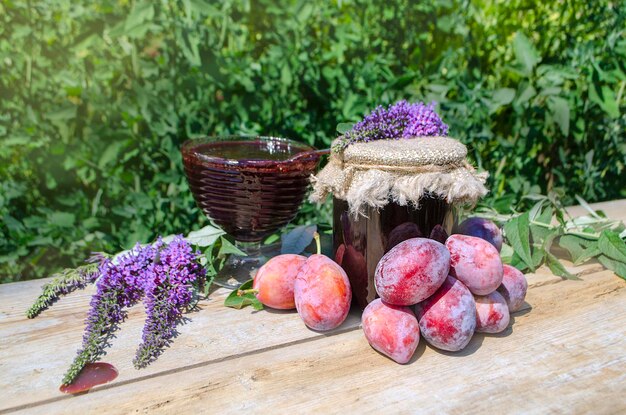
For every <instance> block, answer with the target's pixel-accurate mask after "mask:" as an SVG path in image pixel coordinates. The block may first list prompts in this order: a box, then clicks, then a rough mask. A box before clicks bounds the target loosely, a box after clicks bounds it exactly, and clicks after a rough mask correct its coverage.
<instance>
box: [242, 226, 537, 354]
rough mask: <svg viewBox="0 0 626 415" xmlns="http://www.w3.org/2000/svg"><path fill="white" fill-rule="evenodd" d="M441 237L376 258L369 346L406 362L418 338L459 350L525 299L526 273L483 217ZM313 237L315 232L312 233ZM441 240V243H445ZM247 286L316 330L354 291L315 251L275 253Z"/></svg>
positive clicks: (497, 327) (367, 321) (345, 306)
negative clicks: (506, 255) (507, 261)
mask: <svg viewBox="0 0 626 415" xmlns="http://www.w3.org/2000/svg"><path fill="white" fill-rule="evenodd" d="M457 232H458V233H457V234H454V235H451V236H449V237H447V235H446V237H443V238H441V239H439V238H438V239H439V240H440V241H441V242H440V241H437V240H434V239H429V238H420V237H418V238H411V239H407V240H405V241H402V242H398V243H397V244H395V246H394V247H393V248H392V249H391V250H390V251H389V252H387V253H386V254H385V255H384V256H383V257H382V258H381V260H380V262H379V263H378V265H377V267H376V271H375V276H374V279H375V281H374V282H375V287H376V292H377V293H378V295H379V297H380V298H377V299H376V300H374V301H372V302H371V303H370V304H369V305H367V307H366V308H365V310H364V311H363V316H362V325H363V331H364V332H365V337H366V338H367V340H368V342H369V343H370V345H371V346H372V347H373V348H374V349H376V350H378V351H379V352H381V353H382V354H384V355H386V356H388V357H390V358H391V359H393V360H395V361H396V362H398V363H407V362H408V361H409V360H410V359H411V357H412V356H413V353H414V352H415V349H416V348H417V345H418V343H419V339H420V333H421V335H422V336H423V337H424V339H425V340H426V341H427V342H428V343H429V344H431V345H432V346H434V347H437V348H439V349H442V350H447V351H459V350H461V349H463V348H464V347H465V346H467V344H468V343H469V341H470V340H471V338H472V336H473V335H474V332H481V333H499V332H501V331H503V330H505V329H506V328H507V326H508V324H509V317H510V313H513V312H515V311H518V310H519V309H520V308H521V307H522V305H523V304H524V298H525V297H526V290H527V287H528V284H527V282H526V278H525V277H524V274H522V273H521V272H520V271H518V270H517V269H516V268H513V267H511V266H509V265H503V264H502V261H501V259H500V253H499V251H500V249H501V247H502V234H501V233H500V230H499V229H498V227H497V226H496V225H495V224H493V222H490V221H488V220H485V219H480V218H470V219H468V220H466V221H464V222H463V223H462V224H461V225H460V226H459V228H458V229H457ZM317 237H318V236H317V235H316V238H317ZM442 242H443V243H442ZM252 287H253V289H252V291H253V292H254V293H255V295H256V297H257V298H258V299H259V301H261V302H262V303H263V304H264V305H266V306H268V307H271V308H275V309H281V310H289V309H293V308H295V309H297V311H298V314H299V315H300V317H301V318H302V320H303V321H304V323H305V324H306V325H307V326H308V327H309V328H311V329H313V330H331V329H334V328H336V327H338V326H339V325H341V323H343V321H344V320H345V319H346V317H347V315H348V312H349V311H350V303H351V300H352V290H351V287H350V282H349V280H348V277H347V275H346V273H345V271H344V270H343V269H342V268H341V266H339V265H338V264H337V263H336V262H335V261H333V260H331V259H330V258H328V257H326V256H324V255H320V254H319V246H318V254H315V255H312V256H310V257H308V258H306V257H304V256H302V255H292V254H286V255H279V256H276V257H274V258H272V259H270V260H269V261H268V262H267V263H266V264H265V265H263V266H262V267H261V268H260V269H259V271H258V272H257V274H256V276H255V278H254V282H253V286H252Z"/></svg>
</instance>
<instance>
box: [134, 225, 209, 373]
mask: <svg viewBox="0 0 626 415" xmlns="http://www.w3.org/2000/svg"><path fill="white" fill-rule="evenodd" d="M157 256H158V258H157V259H155V261H154V263H153V264H152V265H151V266H150V269H149V270H148V274H149V277H148V278H146V281H147V285H146V297H145V307H146V314H147V317H146V323H145V325H144V328H143V336H142V340H143V342H142V344H141V345H139V348H138V349H137V354H136V356H135V359H134V361H133V363H134V365H135V367H137V368H141V367H145V366H146V365H148V364H149V363H150V362H152V361H153V360H155V359H156V358H157V357H158V356H159V355H160V354H161V353H162V352H163V349H164V348H165V347H167V346H168V345H169V344H170V342H171V341H172V338H173V337H174V336H175V335H176V325H177V324H178V323H179V322H180V321H181V319H182V313H183V311H184V310H185V309H188V308H190V307H191V306H192V304H193V302H194V300H195V295H194V294H195V290H194V286H197V285H198V284H201V283H202V282H203V281H204V278H205V274H206V270H205V269H204V268H203V267H202V266H201V265H200V262H199V260H198V259H199V252H193V250H192V248H191V246H190V245H189V244H188V243H187V241H185V240H184V239H183V238H182V237H181V236H177V237H176V238H175V239H174V240H173V241H172V242H170V243H169V245H167V246H166V247H165V248H163V249H162V250H161V251H160V252H159V253H158V255H157Z"/></svg>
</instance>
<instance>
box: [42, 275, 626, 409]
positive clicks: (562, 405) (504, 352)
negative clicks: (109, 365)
mask: <svg viewBox="0 0 626 415" xmlns="http://www.w3.org/2000/svg"><path fill="white" fill-rule="evenodd" d="M625 300H626V282H624V281H623V280H620V279H619V278H617V277H615V276H614V275H613V274H612V273H610V272H607V271H602V272H597V273H593V274H587V275H586V276H585V277H584V278H583V280H582V281H564V282H561V283H558V284H544V285H539V286H534V287H533V288H532V289H531V290H530V291H529V294H528V302H529V304H530V305H531V306H532V310H531V311H530V312H528V310H526V311H522V312H520V313H517V314H516V315H515V319H514V323H513V325H512V327H511V328H509V329H508V330H507V331H506V332H505V333H502V334H500V335H492V336H485V335H476V336H475V338H474V339H473V340H472V342H471V343H470V345H469V346H468V348H467V349H465V350H464V351H463V352H461V353H458V354H453V353H447V352H439V351H436V350H435V349H432V348H430V347H426V346H425V344H424V343H425V342H423V341H422V342H421V345H420V347H419V348H418V351H417V352H416V357H415V358H414V359H413V361H412V362H411V363H410V364H408V365H405V366H400V365H397V364H395V363H393V362H391V361H390V360H389V359H387V358H385V357H383V356H381V355H379V354H378V353H376V352H375V351H373V349H371V348H370V347H369V346H368V345H367V342H366V341H365V339H364V337H363V335H362V332H361V331H360V330H354V331H349V332H347V333H343V334H341V335H337V336H329V337H318V338H316V339H314V340H311V341H307V342H304V343H302V344H298V345H293V346H289V347H285V348H281V349H276V350H267V351H263V352H260V353H256V354H252V355H247V356H242V357H238V358H236V359H234V360H229V361H224V362H217V363H213V364H208V365H205V366H201V367H196V368H193V369H189V370H180V371H176V372H173V373H169V374H165V375H162V376H159V377H156V378H151V379H145V380H142V381H136V382H132V383H127V384H123V385H121V386H117V387H114V386H112V387H105V388H101V389H99V390H95V391H93V392H91V393H89V394H87V395H83V396H77V397H71V398H70V397H68V398H61V399H59V400H57V401H54V402H49V403H47V404H44V405H41V406H38V407H37V408H36V409H37V411H38V412H41V413H67V412H78V411H85V410H89V411H93V412H100V411H108V412H111V413H130V412H139V413H153V412H163V413H170V412H174V411H177V412H184V413H187V412H192V411H210V412H215V413H220V412H221V413H232V412H240V411H245V410H254V412H255V413H256V412H262V411H271V412H279V413H282V412H290V413H338V412H341V413H349V412H353V411H358V412H359V413H380V412H392V413H415V412H420V413H451V414H465V413H481V412H485V411H489V412H498V411H506V412H507V413H509V412H514V413H596V414H598V413H599V414H601V413H624V412H625V411H626V353H624V349H625V347H626V324H625V323H626V301H625ZM171 385H175V386H171Z"/></svg>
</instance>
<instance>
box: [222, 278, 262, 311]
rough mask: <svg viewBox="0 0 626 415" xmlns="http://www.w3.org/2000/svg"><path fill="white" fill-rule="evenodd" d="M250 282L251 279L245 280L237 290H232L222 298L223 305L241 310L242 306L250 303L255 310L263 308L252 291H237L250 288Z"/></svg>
mask: <svg viewBox="0 0 626 415" xmlns="http://www.w3.org/2000/svg"><path fill="white" fill-rule="evenodd" d="M252 282H253V280H249V281H246V282H244V283H243V284H241V286H239V288H238V289H237V290H233V292H232V293H230V294H229V295H228V297H226V299H225V300H224V305H225V306H226V307H231V308H235V309H237V310H241V309H242V308H244V307H246V306H249V305H251V306H252V307H253V308H254V309H255V310H263V304H262V303H261V302H260V301H259V300H258V299H257V298H256V296H255V295H254V294H253V293H245V294H241V295H239V291H244V290H249V289H252Z"/></svg>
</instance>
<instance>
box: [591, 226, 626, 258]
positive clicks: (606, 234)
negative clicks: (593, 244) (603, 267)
mask: <svg viewBox="0 0 626 415" xmlns="http://www.w3.org/2000/svg"><path fill="white" fill-rule="evenodd" d="M598 247H599V248H600V251H601V252H602V253H603V254H604V255H606V256H608V257H609V258H613V259H615V260H617V261H620V262H624V263H626V243H625V242H624V241H623V240H622V238H620V237H619V235H618V234H617V233H615V232H612V231H608V230H605V231H602V233H601V234H600V239H598Z"/></svg>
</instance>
